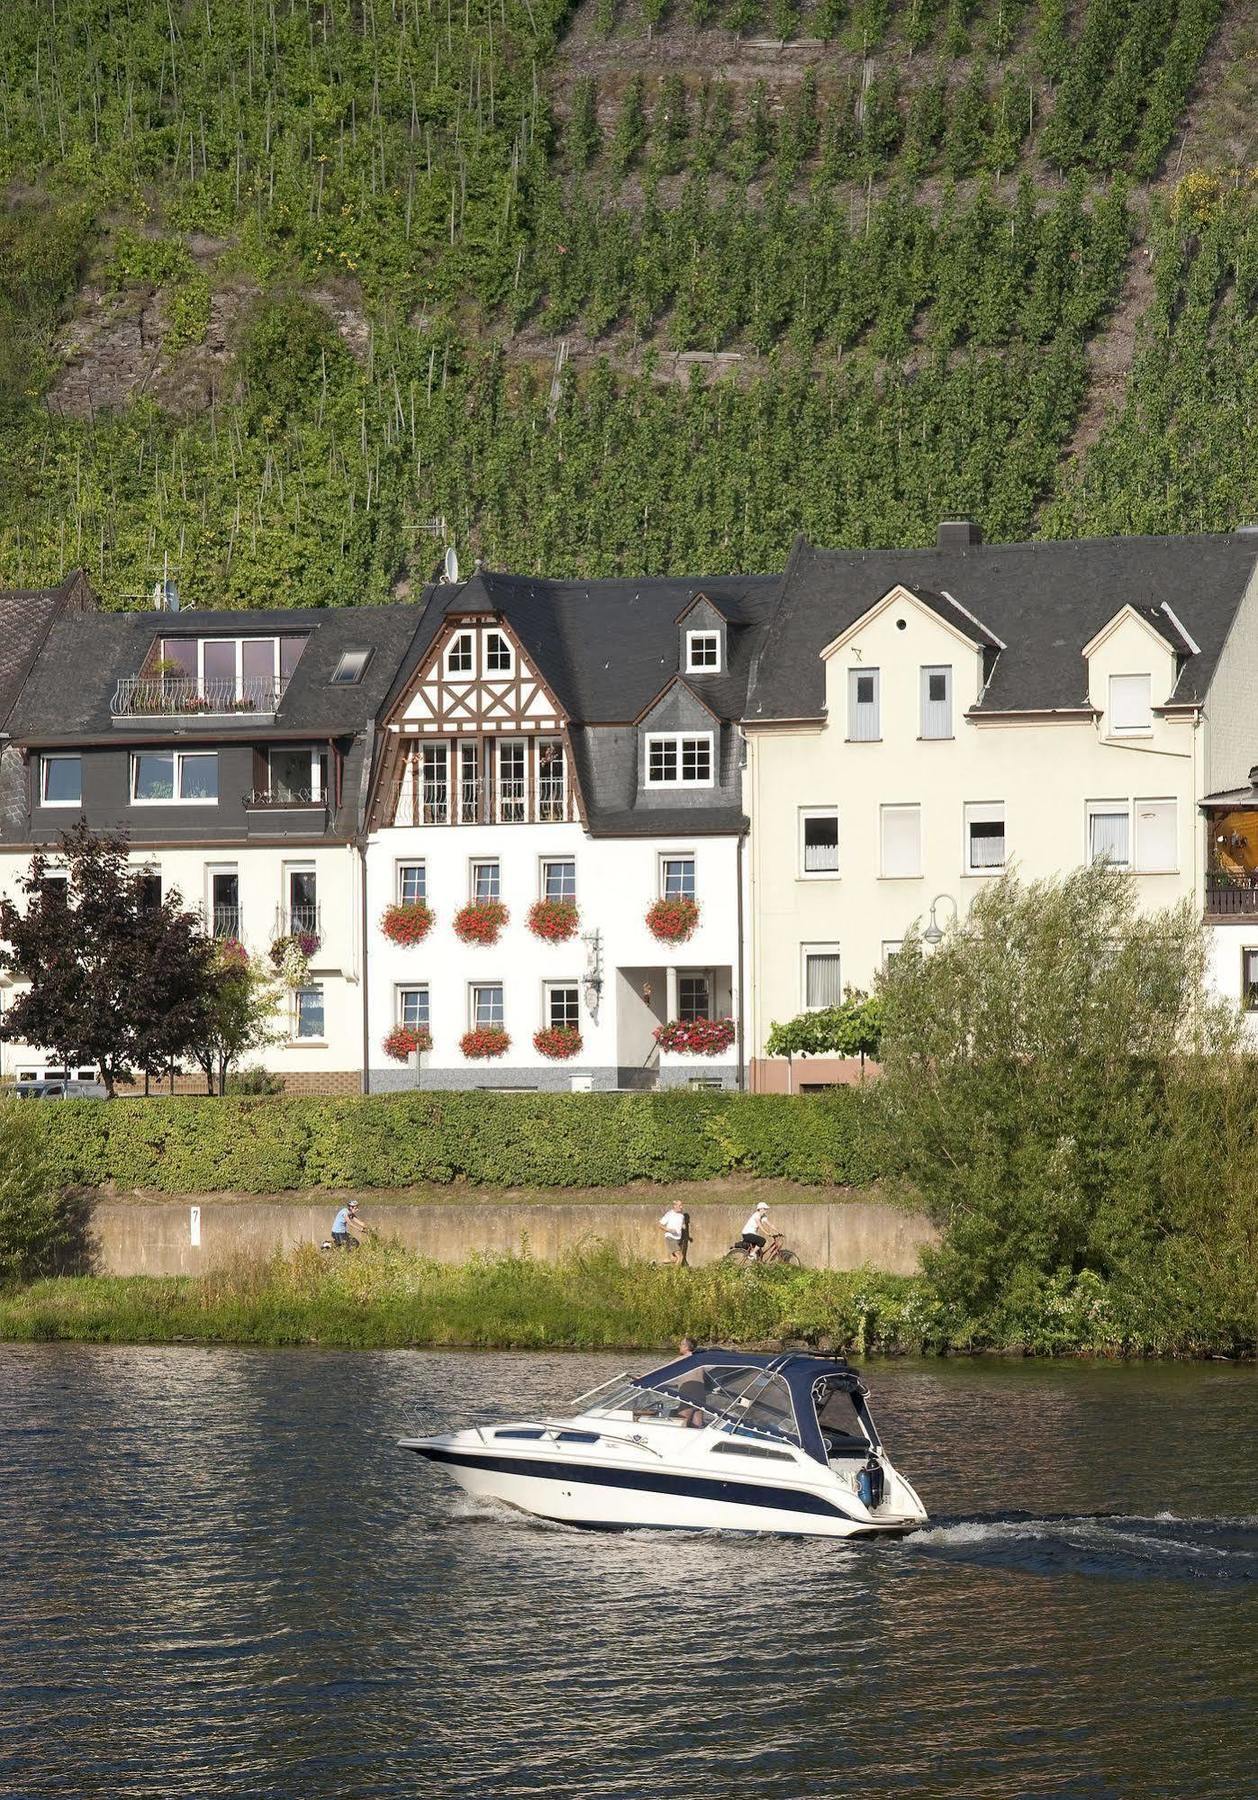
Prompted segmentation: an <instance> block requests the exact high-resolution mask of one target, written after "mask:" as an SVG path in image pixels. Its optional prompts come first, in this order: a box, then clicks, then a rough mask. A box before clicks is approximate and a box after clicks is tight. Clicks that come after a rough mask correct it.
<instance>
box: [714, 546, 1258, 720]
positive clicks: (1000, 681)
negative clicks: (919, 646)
mask: <svg viewBox="0 0 1258 1800" xmlns="http://www.w3.org/2000/svg"><path fill="white" fill-rule="evenodd" d="M1256 571H1258V536H1256V535H1254V534H1252V533H1245V532H1235V533H1227V534H1224V533H1219V534H1214V535H1203V536H1199V537H1169V538H1155V537H1133V538H1089V539H1078V540H1073V541H1070V542H1055V541H1046V542H1040V543H1025V544H986V545H967V546H964V547H957V548H954V549H938V548H935V547H932V548H930V549H925V550H818V549H815V548H814V547H813V546H812V545H811V544H809V543H808V542H807V541H806V540H805V539H803V538H797V539H796V541H795V543H794V545H793V546H792V549H791V554H790V558H789V560H788V563H787V567H786V573H785V575H784V576H783V578H782V590H781V599H780V602H779V605H778V607H777V609H776V610H775V612H774V615H773V618H772V620H771V622H770V624H769V627H768V630H767V632H766V634H765V638H764V646H763V649H762V650H761V652H760V656H759V660H758V664H757V668H756V673H755V677H754V679H753V681H752V684H751V692H750V694H749V696H748V705H747V718H748V721H749V722H750V723H752V724H754V723H756V722H758V721H761V720H766V721H767V720H771V719H783V720H786V719H817V718H821V717H822V716H823V714H824V711H825V672H824V668H823V665H822V663H821V651H822V650H823V649H824V647H825V646H826V645H827V644H830V643H832V642H833V641H834V640H835V639H836V638H838V637H840V636H841V635H842V633H843V632H844V631H845V630H847V629H848V628H849V627H850V626H851V625H852V624H853V623H855V621H856V620H857V619H859V618H860V617H861V615H862V614H863V613H865V612H867V611H868V610H869V608H870V607H871V606H873V605H874V604H875V603H876V602H877V601H878V600H879V599H880V598H881V597H882V596H883V595H885V594H886V593H887V592H888V590H889V589H890V588H892V587H893V586H895V585H896V584H897V583H899V584H902V585H903V586H905V587H907V588H910V589H912V590H913V592H914V593H915V594H916V595H917V596H918V597H919V598H921V599H922V601H923V604H928V603H929V602H928V601H927V599H926V596H927V595H933V596H936V597H938V599H939V600H940V601H941V602H942V605H943V606H947V604H948V601H949V600H951V601H952V602H953V604H954V606H959V608H961V609H963V611H964V613H965V614H968V615H969V616H970V623H969V627H968V628H967V629H968V630H969V631H970V633H971V634H972V633H973V630H974V629H975V627H978V628H980V629H981V630H982V631H983V632H984V633H986V634H988V635H989V636H990V637H991V639H993V640H994V642H995V643H999V642H1001V641H1003V644H1004V645H1005V648H1003V649H1001V650H1000V652H999V655H998V656H997V657H996V659H995V665H994V668H993V669H992V672H991V678H990V680H989V682H988V684H987V687H986V688H985V690H984V693H983V696H982V699H981V701H980V703H979V707H978V709H977V710H978V711H979V712H981V713H997V712H1023V711H1026V712H1031V711H1038V712H1047V711H1067V710H1071V709H1074V708H1079V707H1083V706H1085V705H1086V704H1087V665H1086V663H1085V662H1084V659H1083V655H1082V651H1083V647H1084V645H1085V644H1086V643H1088V642H1089V640H1090V639H1091V638H1093V637H1094V636H1095V635H1096V633H1097V632H1098V631H1100V630H1101V628H1102V627H1103V626H1104V625H1105V624H1106V623H1107V622H1108V621H1109V620H1110V619H1112V618H1113V616H1114V615H1115V613H1117V612H1119V611H1121V609H1122V608H1123V607H1124V606H1125V605H1130V606H1131V607H1133V608H1134V609H1135V610H1136V611H1138V612H1139V613H1140V614H1141V616H1142V617H1143V618H1145V619H1147V621H1148V622H1149V623H1150V624H1151V625H1153V626H1154V628H1155V629H1156V630H1158V632H1159V633H1160V634H1161V635H1163V636H1164V637H1166V640H1167V642H1168V643H1169V644H1170V645H1171V647H1172V648H1173V649H1174V650H1175V652H1176V654H1177V655H1178V656H1179V657H1180V658H1181V669H1180V675H1179V680H1178V683H1177V685H1176V689H1175V693H1174V696H1173V699H1174V701H1175V702H1176V703H1177V704H1194V703H1199V702H1200V701H1202V700H1204V698H1205V695H1206V691H1207V689H1208V688H1209V685H1210V680H1211V678H1212V676H1213V674H1214V669H1215V665H1216V663H1217V662H1218V659H1219V656H1220V653H1221V652H1222V649H1223V644H1224V641H1225V639H1226V637H1227V633H1228V630H1229V629H1230V627H1231V624H1232V621H1233V619H1234V618H1235V616H1236V613H1237V609H1238V608H1239V606H1240V603H1241V599H1242V597H1243V595H1244V593H1245V590H1246V588H1247V586H1248V585H1249V583H1250V581H1251V580H1252V579H1253V578H1254V577H1255V573H1256ZM1167 608H1169V609H1170V615H1168V613H1167V610H1166V609H1167ZM940 616H941V617H945V616H948V615H947V614H945V613H944V612H942V611H941V613H940ZM949 622H950V623H953V624H954V625H957V626H958V628H960V627H961V626H962V624H963V623H964V621H963V619H961V618H958V617H957V616H956V614H955V613H954V614H952V616H951V617H950V619H949Z"/></svg>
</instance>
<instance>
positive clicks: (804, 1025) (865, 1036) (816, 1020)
mask: <svg viewBox="0 0 1258 1800" xmlns="http://www.w3.org/2000/svg"><path fill="white" fill-rule="evenodd" d="M882 1015H883V1006H882V1001H881V1000H880V999H879V998H878V997H877V996H876V995H875V996H873V997H872V998H871V997H870V996H869V995H868V994H858V993H852V992H850V993H849V994H848V996H847V999H846V1000H845V1001H844V1002H843V1004H842V1005H841V1006H821V1007H817V1008H816V1009H815V1010H814V1011H812V1012H803V1013H799V1014H798V1015H797V1017H795V1018H793V1019H788V1020H787V1022H786V1024H785V1025H778V1024H774V1025H773V1026H772V1027H771V1029H770V1031H769V1035H768V1037H767V1038H766V1040H765V1046H764V1047H765V1054H766V1055H768V1056H859V1057H860V1059H861V1061H862V1062H864V1060H865V1058H866V1057H867V1056H873V1057H876V1056H877V1055H878V1049H879V1046H880V1044H881V1042H882Z"/></svg>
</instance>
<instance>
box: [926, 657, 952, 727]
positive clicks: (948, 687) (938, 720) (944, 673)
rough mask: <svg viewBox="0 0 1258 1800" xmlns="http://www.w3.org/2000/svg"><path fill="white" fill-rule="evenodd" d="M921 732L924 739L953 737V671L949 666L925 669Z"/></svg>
mask: <svg viewBox="0 0 1258 1800" xmlns="http://www.w3.org/2000/svg"><path fill="white" fill-rule="evenodd" d="M921 681H922V712H921V719H922V723H921V732H922V736H923V737H924V738H950V737H951V736H952V670H951V668H950V667H949V666H947V665H944V666H942V667H940V666H936V667H934V668H923V670H922V672H921Z"/></svg>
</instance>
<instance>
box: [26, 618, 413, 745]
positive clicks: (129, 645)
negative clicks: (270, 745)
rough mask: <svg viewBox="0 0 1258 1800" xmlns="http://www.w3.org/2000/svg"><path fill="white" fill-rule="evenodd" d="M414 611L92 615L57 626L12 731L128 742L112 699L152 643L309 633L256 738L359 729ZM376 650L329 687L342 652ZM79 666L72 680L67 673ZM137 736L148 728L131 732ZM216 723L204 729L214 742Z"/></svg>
mask: <svg viewBox="0 0 1258 1800" xmlns="http://www.w3.org/2000/svg"><path fill="white" fill-rule="evenodd" d="M419 616H420V609H419V608H417V607H415V606H410V605H408V606H359V607H302V608H298V607H275V608H272V609H270V610H268V611H256V612H255V611H249V612H243V611H240V610H239V609H237V610H232V611H227V610H223V611H213V612H211V611H204V612H203V611H201V610H200V609H198V610H196V611H189V612H182V613H176V614H171V613H157V612H153V611H145V612H121V613H119V612H112V613H86V614H79V615H75V616H67V617H64V618H61V619H58V620H56V621H55V622H54V624H53V625H52V628H51V629H50V631H49V632H48V636H47V638H46V640H45V642H44V645H43V648H42V650H41V651H40V654H39V656H38V658H37V660H36V663H35V666H34V668H33V669H32V671H31V674H30V676H29V677H28V679H27V681H26V684H25V687H24V688H23V691H22V695H21V699H20V700H19V702H18V704H17V705H16V706H15V707H14V709H13V713H12V716H11V718H10V720H9V724H8V730H9V732H10V735H11V736H13V737H15V738H19V739H21V740H22V741H24V742H28V743H72V742H74V741H76V740H83V739H91V738H103V737H108V738H110V739H111V740H112V741H114V742H117V743H125V742H126V741H127V738H128V736H129V729H128V728H123V727H119V726H116V725H114V724H113V723H112V720H111V715H110V711H109V703H110V700H111V698H112V697H113V693H114V690H115V688H116V686H117V684H118V682H119V681H120V680H122V679H124V678H125V677H127V676H129V675H136V674H138V673H139V670H140V667H141V664H142V663H143V661H144V658H145V655H146V653H147V651H148V648H149V646H150V644H151V643H152V641H153V639H154V638H155V637H156V636H158V635H159V634H160V635H162V636H165V637H175V636H187V637H212V636H214V635H216V634H218V635H223V636H235V635H237V634H241V635H248V636H251V637H253V636H259V637H265V636H267V635H269V634H271V633H277V634H284V635H290V636H297V635H301V634H302V633H304V632H309V634H310V641H309V643H308V644H307V645H306V647H305V649H304V650H303V652H302V654H301V657H300V659H299V661H298V663H297V667H296V669H295V670H294V671H293V675H292V678H291V680H290V681H289V683H288V686H287V688H286V689H285V692H284V697H283V699H282V700H281V701H280V704H279V708H278V710H277V711H276V714H275V718H274V720H273V721H271V720H263V719H260V720H258V721H257V723H256V725H255V726H254V728H253V729H252V731H251V733H250V736H251V737H252V738H253V739H254V740H256V741H265V740H266V739H267V738H285V737H293V736H296V735H305V736H326V737H335V736H342V735H349V734H353V733H357V732H360V731H362V730H363V729H364V728H365V727H366V726H367V725H368V723H369V722H370V721H371V720H372V719H373V718H374V717H375V715H376V713H377V711H378V709H379V707H380V704H381V702H382V701H383V699H384V696H385V694H386V693H387V692H388V691H389V689H390V687H391V686H392V684H393V678H394V676H395V675H396V673H397V668H398V662H399V660H400V658H401V657H402V655H403V653H404V652H405V650H406V648H407V646H408V644H409V643H410V641H411V639H412V638H413V636H414V634H415V626H416V621H417V620H418V618H419ZM354 648H364V649H370V650H371V652H372V655H371V659H370V661H369V662H368V664H367V667H366V669H365V671H364V673H363V677H362V680H361V681H358V682H354V683H350V684H347V685H345V686H338V687H332V686H330V685H329V677H330V676H331V674H332V671H333V669H334V668H335V667H336V664H337V661H338V660H339V658H340V655H341V652H342V651H343V650H349V649H354ZM68 670H73V672H74V674H73V679H67V671H68ZM132 729H134V731H135V735H136V736H137V737H149V738H151V736H152V732H151V730H148V731H145V730H144V729H143V728H142V727H134V728H132ZM211 731H212V726H210V725H206V726H204V727H197V734H198V735H205V736H207V737H208V736H209V735H210V733H211Z"/></svg>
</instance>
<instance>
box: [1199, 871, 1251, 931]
mask: <svg viewBox="0 0 1258 1800" xmlns="http://www.w3.org/2000/svg"><path fill="white" fill-rule="evenodd" d="M1206 917H1207V919H1258V874H1254V875H1243V874H1235V875H1230V874H1229V875H1225V874H1223V873H1222V871H1221V870H1218V869H1211V870H1208V871H1207V873H1206Z"/></svg>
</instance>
